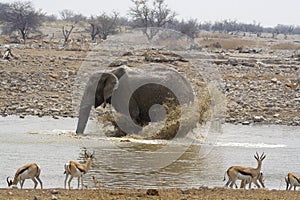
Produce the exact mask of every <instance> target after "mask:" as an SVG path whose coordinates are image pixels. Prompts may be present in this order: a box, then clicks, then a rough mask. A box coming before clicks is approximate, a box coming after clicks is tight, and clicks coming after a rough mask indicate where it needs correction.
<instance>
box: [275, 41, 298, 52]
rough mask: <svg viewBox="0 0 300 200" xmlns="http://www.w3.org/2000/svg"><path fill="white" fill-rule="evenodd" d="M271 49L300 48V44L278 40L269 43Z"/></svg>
mask: <svg viewBox="0 0 300 200" xmlns="http://www.w3.org/2000/svg"><path fill="white" fill-rule="evenodd" d="M270 48H271V49H272V50H300V44H295V43H292V42H280V43H277V44H274V45H271V46H270Z"/></svg>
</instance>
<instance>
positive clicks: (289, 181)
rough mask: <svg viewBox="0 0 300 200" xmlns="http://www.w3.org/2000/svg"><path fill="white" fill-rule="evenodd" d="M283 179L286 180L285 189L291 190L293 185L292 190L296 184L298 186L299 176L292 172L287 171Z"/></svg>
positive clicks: (299, 182) (299, 183)
mask: <svg viewBox="0 0 300 200" xmlns="http://www.w3.org/2000/svg"><path fill="white" fill-rule="evenodd" d="M284 179H285V182H286V190H291V189H292V187H294V190H296V186H300V176H296V175H295V174H293V173H288V175H287V176H286V177H285V178H284Z"/></svg>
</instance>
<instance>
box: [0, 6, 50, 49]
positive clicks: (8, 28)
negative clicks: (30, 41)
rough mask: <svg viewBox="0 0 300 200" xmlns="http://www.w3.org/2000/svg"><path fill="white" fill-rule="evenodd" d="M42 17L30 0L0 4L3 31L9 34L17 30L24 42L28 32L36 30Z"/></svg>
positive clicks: (0, 19)
mask: <svg viewBox="0 0 300 200" xmlns="http://www.w3.org/2000/svg"><path fill="white" fill-rule="evenodd" d="M43 17H44V14H43V13H42V12H41V10H39V11H36V10H35V9H34V8H33V6H32V3H31V2H30V1H26V2H21V1H17V2H14V3H10V4H7V5H4V6H3V5H2V6H1V15H0V21H2V22H3V23H4V27H5V28H4V30H3V32H4V33H6V34H11V33H12V32H13V31H19V32H20V33H21V35H22V39H23V41H24V43H25V42H26V39H27V37H28V34H29V33H30V32H35V31H38V28H39V26H40V25H41V22H42V20H43Z"/></svg>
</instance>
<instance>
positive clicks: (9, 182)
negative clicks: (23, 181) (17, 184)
mask: <svg viewBox="0 0 300 200" xmlns="http://www.w3.org/2000/svg"><path fill="white" fill-rule="evenodd" d="M6 181H7V184H8V187H9V186H11V185H12V181H11V180H9V176H8V177H7V178H6Z"/></svg>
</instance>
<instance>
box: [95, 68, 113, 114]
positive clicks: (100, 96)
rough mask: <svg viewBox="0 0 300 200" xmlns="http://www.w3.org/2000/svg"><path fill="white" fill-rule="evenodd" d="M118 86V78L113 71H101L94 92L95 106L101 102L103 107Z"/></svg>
mask: <svg viewBox="0 0 300 200" xmlns="http://www.w3.org/2000/svg"><path fill="white" fill-rule="evenodd" d="M118 86H119V80H118V78H117V77H116V76H115V75H114V74H113V73H103V74H102V76H101V78H100V80H99V81H98V84H97V89H96V93H95V108H97V107H98V106H100V105H101V104H102V103H103V107H104V108H105V106H106V103H107V102H108V100H109V98H110V97H111V96H112V93H113V92H114V90H116V89H117V88H118Z"/></svg>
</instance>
